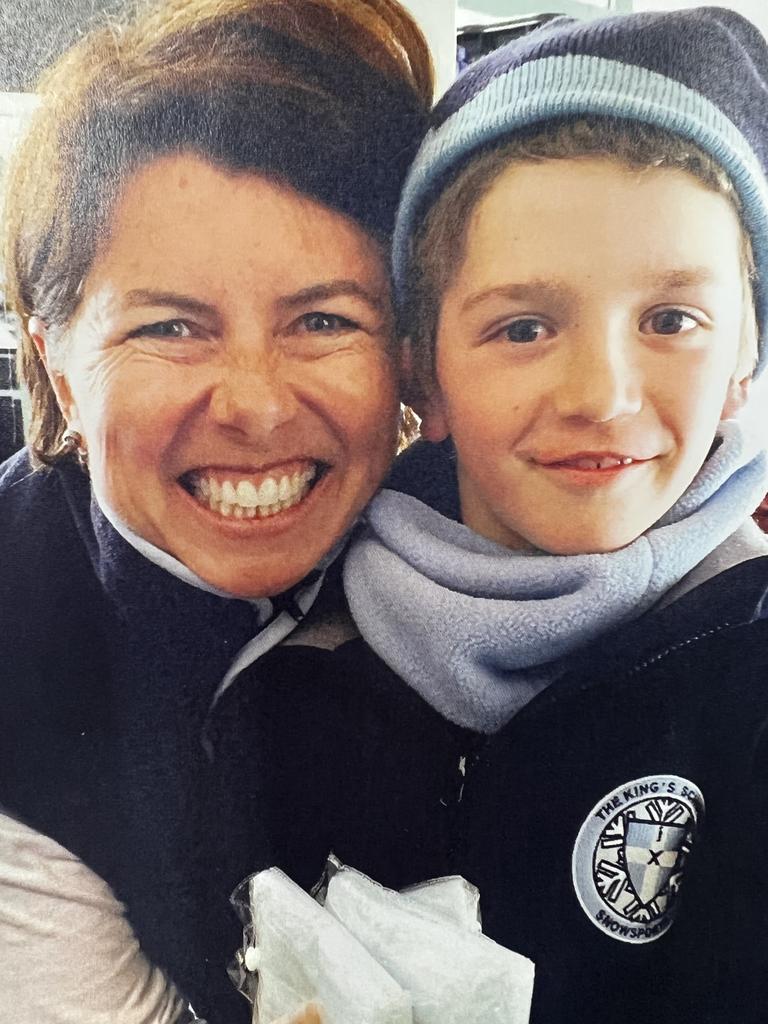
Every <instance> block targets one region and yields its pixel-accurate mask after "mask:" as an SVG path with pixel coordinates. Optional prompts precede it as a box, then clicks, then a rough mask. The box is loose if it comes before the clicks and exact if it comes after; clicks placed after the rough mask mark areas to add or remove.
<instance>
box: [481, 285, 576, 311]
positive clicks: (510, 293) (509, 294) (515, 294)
mask: <svg viewBox="0 0 768 1024" xmlns="http://www.w3.org/2000/svg"><path fill="white" fill-rule="evenodd" d="M531 292H538V293H539V294H542V293H544V294H548V295H549V296H550V297H551V298H552V299H559V300H561V301H562V300H563V299H567V298H569V297H570V296H571V291H570V289H567V288H563V287H562V285H557V284H554V283H553V282H552V281H546V280H544V279H543V278H533V279H532V280H530V281H525V282H523V283H520V284H503V285H496V286H495V287H493V288H485V289H484V290H483V291H481V292H475V293H474V295H470V296H469V297H468V298H466V299H465V300H464V302H463V303H462V304H461V312H462V313H467V312H469V311H470V310H472V309H474V308H475V307H476V306H480V305H482V303H483V302H487V301H488V299H525V298H527V297H528V296H529V295H530V294H531Z"/></svg>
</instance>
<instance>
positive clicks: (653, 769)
mask: <svg viewBox="0 0 768 1024" xmlns="http://www.w3.org/2000/svg"><path fill="white" fill-rule="evenodd" d="M767 86H768V56H767V54H766V45H765V42H764V40H763V39H762V37H761V36H760V34H759V33H758V31H757V30H756V29H754V28H753V27H752V26H751V25H749V23H747V22H746V21H744V20H743V19H742V18H740V17H738V16H737V15H735V14H731V13H728V12H726V11H721V10H718V9H715V8H707V9H698V10H691V11H686V12H676V13H669V14H658V15H650V14H649V15H628V16H623V17H622V16H619V17H614V18H609V19H605V20H601V21H595V22H591V23H588V24H577V23H574V22H572V21H570V20H568V19H561V20H559V21H557V22H554V23H552V24H550V25H548V26H547V27H546V28H544V29H542V30H539V31H537V32H535V33H533V34H531V35H530V36H529V37H527V38H525V39H522V40H518V41H516V42H514V43H512V44H509V45H508V46H507V47H505V48H502V49H501V50H499V51H497V52H495V53H493V54H491V55H489V56H488V57H487V58H485V59H484V60H483V61H481V62H479V63H478V64H476V65H474V66H473V67H472V68H471V69H470V70H469V71H468V72H467V73H466V74H465V75H463V76H462V77H461V78H460V79H459V80H458V82H457V83H456V84H455V85H454V87H453V88H452V89H450V90H449V92H448V94H447V95H446V96H445V97H444V99H443V100H442V101H441V103H440V104H439V105H438V107H437V109H436V111H435V114H434V117H433V128H432V131H431V133H430V135H429V137H428V138H427V140H426V142H425V143H424V145H423V147H422V150H421V152H420V155H419V157H417V160H416V163H415V165H414V168H413V169H412V171H411V175H410V178H409V181H408V183H407V185H406V189H405V193H404V197H403V200H402V204H401V209H400V214H399V224H398V229H397V232H396V237H395V280H396V286H397V289H398V292H399V297H400V300H401V305H402V310H403V319H404V323H405V327H406V329H407V331H408V333H409V335H410V362H411V366H412V374H413V380H414V382H415V383H414V391H415V392H416V402H417V405H418V410H417V411H419V412H420V413H421V415H422V416H423V426H422V432H423V434H424V436H425V437H426V438H427V439H429V440H430V441H433V442H444V444H443V446H442V448H440V449H433V450H432V454H425V451H426V452H429V448H428V447H427V448H426V449H425V448H424V447H423V446H422V447H421V448H417V449H415V450H414V452H413V453H412V454H410V455H409V456H406V460H405V462H404V463H403V464H402V465H401V466H400V468H399V470H398V471H397V473H396V475H395V486H398V487H399V488H400V490H406V491H410V494H403V493H397V492H395V491H392V490H390V491H384V492H383V493H382V494H381V495H380V496H379V497H378V498H377V499H375V501H374V502H373V504H372V506H371V508H370V510H369V514H368V531H367V533H366V534H365V535H364V536H363V537H362V539H361V540H359V541H358V542H357V544H356V545H355V546H354V547H353V549H352V552H351V554H350V556H349V559H348V561H347V565H346V569H345V582H346V590H347V595H348V598H349V602H350V607H351V610H352V613H353V616H354V618H355V620H356V622H357V625H358V627H359V629H360V631H361V633H362V636H363V638H364V639H365V640H366V641H367V642H368V644H369V645H370V646H371V647H372V648H373V650H374V651H375V652H376V653H377V654H378V655H379V656H380V658H381V659H382V660H383V661H384V662H386V664H387V665H388V666H389V669H390V670H392V672H393V675H394V676H396V677H399V678H400V679H401V680H404V681H405V683H406V684H407V685H408V688H409V690H410V692H411V693H412V695H416V696H418V698H419V699H420V700H421V701H422V702H423V704H424V705H426V706H428V707H429V709H430V710H431V711H433V712H434V711H436V712H439V714H440V715H441V716H442V718H443V719H444V720H448V721H449V722H451V723H453V724H454V725H455V726H457V727H459V728H460V729H462V730H468V731H469V732H468V734H465V737H464V739H463V744H464V745H463V748H462V746H461V743H462V741H460V740H457V741H456V742H457V747H456V749H458V750H462V751H463V752H462V756H461V758H460V760H459V772H460V774H461V785H460V786H459V787H457V792H456V796H455V798H454V799H453V801H452V803H453V810H452V814H453V817H452V822H451V825H450V833H451V837H450V844H449V845H450V857H449V861H450V863H449V867H450V869H451V870H457V871H460V872H462V873H463V874H465V875H466V877H468V878H470V879H471V880H472V881H473V882H474V883H476V884H477V885H478V887H479V889H480V894H481V900H482V906H483V916H484V930H485V931H486V933H487V934H489V935H490V936H491V937H492V938H494V939H496V940H498V941H500V942H502V943H503V944H505V945H507V946H509V947H511V948H513V949H515V950H517V951H518V952H521V953H524V954H525V955H527V956H529V957H530V958H531V959H533V960H534V962H535V963H536V971H537V980H536V985H535V989H534V1009H533V1018H532V1019H533V1020H534V1021H537V1022H545V1024H556V1022H560V1021H563V1022H565V1021H622V1022H628V1021H643V1022H645V1021H650V1020H653V1021H670V1022H671V1021H680V1020H686V1021H689V1020H690V1021H734V1022H736V1021H739V1022H744V1021H752V1020H763V1019H764V1006H765V1000H764V996H765V994H766V991H767V990H768V942H767V941H766V938H765V928H766V925H768V887H767V886H766V882H765V877H766V861H765V851H766V849H768V748H767V747H766V745H765V739H764V737H765V735H766V726H767V725H768V622H767V619H768V600H766V598H768V558H766V553H767V548H766V543H765V540H764V538H763V537H762V535H761V534H760V533H759V531H758V530H757V528H756V527H755V525H754V524H753V523H752V522H751V520H750V515H751V513H752V512H753V511H754V509H755V508H756V507H757V505H758V504H759V502H760V500H761V498H762V496H763V495H764V494H765V490H766V457H765V452H764V451H763V450H762V445H761V444H760V443H759V442H757V441H754V440H752V439H751V438H750V432H749V430H748V428H747V426H746V425H745V423H746V421H745V416H744V413H745V410H744V406H745V404H746V399H747V395H748V393H749V388H750V384H751V380H752V378H753V376H754V375H756V374H757V373H758V372H759V371H760V370H761V369H762V367H763V364H764V362H765V358H766V356H765V342H764V335H765V330H766V322H767V320H766V312H767V308H768V307H767V297H768V292H767V291H766V289H767V288H768V285H767V284H766V267H767V266H768V263H767V262H766V261H767V260H768V190H767V189H766V182H765V177H764V167H765V164H766V159H767V158H768V123H767V121H766V109H767V108H766V104H765V96H766V88H767ZM446 451H447V454H446ZM454 459H455V477H454V476H453V465H454ZM414 467H415V468H414ZM435 474H437V482H435V481H434V478H435ZM430 478H432V479H431V480H430ZM418 498H423V499H425V501H426V503H425V501H420V500H417V499H418ZM430 504H431V505H432V506H435V507H429V505H430ZM436 509H437V510H436ZM438 510H439V511H438ZM440 512H443V513H446V514H440ZM456 520H459V521H458V522H457V521H456ZM391 692H392V693H393V694H395V693H397V690H396V684H395V683H394V682H393V683H392V685H391ZM413 714H414V715H420V714H421V715H423V714H425V712H424V711H423V708H418V707H416V708H415V710H414V712H413ZM403 731H404V734H406V739H404V740H403V742H404V743H410V742H411V735H412V734H413V733H414V732H415V727H413V726H411V725H409V726H408V728H407V729H406V728H405V727H404V730H403ZM421 735H422V739H423V742H424V745H425V747H426V746H428V745H429V743H430V742H431V740H430V739H429V738H428V736H429V734H428V730H427V729H426V728H423V729H422V733H421ZM470 736H474V737H475V740H474V741H473V740H472V739H470V738H469V737H470ZM425 763H426V759H425ZM414 775H415V773H414ZM414 785H415V783H414Z"/></svg>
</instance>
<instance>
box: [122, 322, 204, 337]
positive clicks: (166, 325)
mask: <svg viewBox="0 0 768 1024" xmlns="http://www.w3.org/2000/svg"><path fill="white" fill-rule="evenodd" d="M130 337H132V338H140V337H145V338H147V337H148V338H170V339H172V340H175V339H177V338H179V339H181V338H191V337H192V331H191V329H190V327H189V324H187V323H186V322H185V321H184V320H158V321H157V323H154V324H144V325H143V326H142V327H138V328H137V329H136V330H135V331H131V334H130Z"/></svg>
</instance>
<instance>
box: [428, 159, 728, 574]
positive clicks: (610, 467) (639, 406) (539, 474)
mask: <svg viewBox="0 0 768 1024" xmlns="http://www.w3.org/2000/svg"><path fill="white" fill-rule="evenodd" d="M740 232H741V229H740V226H739V222H738V218H737V216H736V214H735V212H734V210H733V208H732V207H731V205H730V204H729V202H728V201H727V200H726V199H725V198H723V197H722V196H719V195H717V194H716V193H714V192H712V191H710V190H708V189H707V188H705V187H704V186H703V185H701V184H700V183H699V182H698V181H697V180H696V179H695V178H693V177H692V176H691V175H689V174H688V173H686V172H684V171H678V170H672V169H668V168H664V169H659V168H650V169H647V170H644V171H642V172H638V171H636V170H630V169H628V168H626V167H624V166H622V165H620V164H618V163H616V162H613V161H610V160H603V159H592V158H589V159H587V158H582V159H579V160H553V161H545V162H543V163H538V164H533V163H518V164H514V165H511V166H510V167H509V168H508V169H507V170H506V171H504V172H503V174H502V175H501V176H500V177H499V178H497V180H496V181H495V183H494V184H493V186H492V187H491V189H490V190H489V191H488V192H487V194H486V195H485V196H484V197H483V198H482V200H481V201H480V202H479V203H478V205H477V207H476V208H475V210H474V213H473V215H472V218H471V220H470V223H469V225H468V231H467V239H466V251H465V259H464V262H463V264H462V265H461V267H460V268H459V270H458V273H457V274H456V276H455V278H454V280H453V281H452V283H451V284H450V286H449V288H448V289H447V291H446V293H445V295H444V297H443V303H442V307H441V312H440V317H439V322H438V329H437V351H436V360H435V361H436V381H435V387H434V391H433V393H432V395H431V397H430V398H429V400H428V402H427V405H426V408H425V409H424V410H423V411H424V412H425V419H424V423H423V427H422V430H423V432H424V434H425V436H427V437H429V438H431V439H433V440H437V439H439V438H440V437H442V436H445V435H446V434H451V435H452V437H453V441H454V443H455V446H456V450H457V453H458V469H459V492H460V499H461V508H462V516H463V520H464V522H465V523H466V524H467V525H468V526H470V527H471V528H472V529H474V530H475V531H476V532H478V533H480V534H482V535H483V536H485V537H488V538H490V539H491V540H495V541H497V542H499V543H501V544H504V545H506V546H508V547H513V548H518V547H526V546H529V545H533V546H534V547H537V548H541V549H543V550H546V551H550V552H554V553H559V554H575V553H580V552H599V551H612V550H615V549H617V548H620V547H623V546H624V545H625V544H628V543H630V542H631V541H633V540H635V539H636V538H637V537H638V536H640V534H642V533H643V532H644V531H646V530H647V529H648V528H649V527H650V526H652V525H653V523H655V522H656V521H657V520H658V519H659V518H660V517H661V516H662V515H663V514H664V513H665V512H666V511H667V510H668V509H669V508H670V507H671V506H672V505H673V504H674V502H675V501H676V500H677V499H678V498H679V497H680V495H681V494H682V493H683V491H684V490H685V489H686V488H687V487H688V485H689V484H690V483H691V481H692V479H693V478H694V476H695V475H696V473H697V471H698V470H699V468H700V467H701V465H702V463H703V462H704V460H705V459H706V457H707V454H708V452H709V449H710V447H711V444H712V441H713V438H714V436H715V431H716V428H717V425H718V422H719V420H720V419H721V418H723V417H725V416H728V415H733V413H734V412H735V411H736V409H737V408H738V405H739V404H740V402H741V401H743V396H744V393H745V391H746V381H741V382H739V381H736V380H735V378H734V374H735V373H736V366H737V361H738V357H739V347H740V335H741V329H742V318H743V316H744V303H745V296H744V285H743V274H742V266H741V259H740V252H741V248H740V246H741V233H740Z"/></svg>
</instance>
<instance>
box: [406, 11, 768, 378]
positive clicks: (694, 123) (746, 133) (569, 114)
mask: <svg viewBox="0 0 768 1024" xmlns="http://www.w3.org/2000/svg"><path fill="white" fill-rule="evenodd" d="M767 88H768V45H766V41H765V39H764V38H763V36H762V34H761V33H760V31H759V30H758V29H757V28H756V27H755V26H754V25H752V24H751V23H750V22H748V21H747V20H746V19H745V18H743V17H741V16H740V15H738V14H735V13H734V12H732V11H726V10H723V9H720V8H717V7H703V8H696V9H693V10H685V11H669V12H645V13H637V14H627V15H614V16H612V17H607V18H599V19H596V20H594V21H590V22H585V23H582V22H578V21H575V20H573V19H571V18H557V19H555V20H554V21H551V22H548V23H547V24H546V25H544V26H542V27H541V28H539V29H537V30H535V31H534V32H531V33H530V34H529V35H527V36H523V37H521V38H519V39H515V40H513V41H512V42H510V43H508V44H507V45H506V46H503V47H500V48H499V49H498V50H495V51H493V53H490V54H488V55H487V56H486V57H484V58H483V59H482V60H479V61H478V62H477V63H475V64H473V65H472V66H471V67H470V68H468V69H467V71H466V72H465V73H464V74H462V75H461V76H459V78H458V79H457V81H456V82H455V83H454V85H452V86H451V88H450V89H449V90H448V92H447V93H446V94H445V96H444V97H443V98H442V100H441V101H440V102H439V103H438V105H437V107H436V108H435V110H434V113H433V115H432V122H431V128H430V131H429V132H428V133H427V136H426V138H425V140H424V142H423V143H422V146H421V148H420V150H419V153H418V154H417V157H416V160H415V161H414V164H413V166H412V168H411V170H410V172H409V175H408V178H407V179H406V183H405V186H404V189H403V194H402V198H401V201H400V207H399V210H398V216H397V223H396V227H395V234H394V240H393V270H394V278H395V286H396V293H397V296H398V299H399V301H400V303H401V304H404V303H405V302H406V300H407V297H408V296H407V292H408V281H409V279H410V276H411V275H410V274H409V260H410V251H411V240H412V237H413V234H414V232H415V230H416V229H417V226H418V225H419V223H420V222H421V220H422V218H423V216H424V214H425V212H426V210H427V209H428V208H429V206H430V205H431V203H432V202H433V201H434V200H435V198H436V196H437V195H438V194H439V192H440V191H441V189H442V188H444V187H445V184H446V182H447V181H448V180H449V179H450V178H451V176H452V175H453V174H455V173H456V172H457V171H458V169H459V168H460V167H461V166H462V165H464V164H465V163H466V162H467V160H468V159H469V158H470V157H471V156H472V155H473V154H474V153H477V152H478V151H479V150H481V149H483V148H485V147H488V146H490V145H493V144H494V143H497V142H500V141H502V140H504V139H505V138H508V137H510V136H512V135H514V134H516V133H519V132H521V131H524V130H527V129H530V128H532V127H535V126H536V125H541V124H542V123H543V122H547V121H554V120H558V119H564V118H566V119H567V118H578V117H589V116H594V117H611V118H620V119H625V120H627V121H630V122H632V121H634V122H641V123H644V124H649V125H654V126H656V127H658V128H662V129H664V130H666V131H668V132H670V133H671V134H673V135H677V136H680V137H682V138H685V139H690V140H692V141H693V142H694V143H695V144H696V145H698V146H699V147H700V148H702V149H703V150H704V151H705V152H707V153H709V154H710V155H711V156H712V157H713V158H714V159H715V161H716V162H717V163H718V164H719V165H720V166H721V167H722V168H723V169H724V170H725V171H726V172H727V174H728V175H729V177H730V179H731V181H732V183H733V185H734V187H735V189H736V191H737V193H738V195H739V198H740V200H741V204H742V208H743V220H744V224H745V226H746V228H747V231H748V232H749V235H750V238H751V241H752V247H753V250H754V254H755V260H756V266H757V276H756V282H755V305H756V310H757V315H758V322H759V324H760V328H761V345H760V360H759V364H758V372H760V370H762V368H763V366H764V363H765V359H766V354H765V344H764V336H765V332H766V329H768V284H766V282H768V186H766V178H765V174H766V170H768V104H766V102H765V97H766V89H767Z"/></svg>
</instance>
